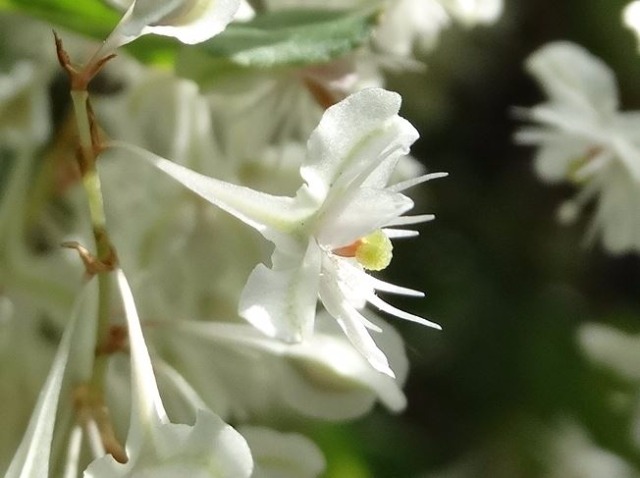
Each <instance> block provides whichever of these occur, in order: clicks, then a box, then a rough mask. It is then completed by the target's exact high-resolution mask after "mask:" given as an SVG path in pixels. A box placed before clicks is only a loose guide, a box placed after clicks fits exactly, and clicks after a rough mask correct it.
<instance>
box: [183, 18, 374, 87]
mask: <svg viewBox="0 0 640 478" xmlns="http://www.w3.org/2000/svg"><path fill="white" fill-rule="evenodd" d="M379 13H380V10H379V9H378V8H375V9H371V8H368V9H366V10H357V11H352V10H350V11H335V10H331V11H329V10H308V9H304V10H302V9H295V10H280V11H276V12H269V13H265V14H262V15H260V16H258V17H256V18H255V19H254V20H252V21H251V22H247V23H244V24H235V25H231V26H229V28H227V30H225V31H224V32H223V33H222V34H221V35H219V36H217V37H215V38H213V39H211V40H209V41H208V42H206V43H204V44H201V45H198V46H196V47H189V48H182V49H181V50H180V52H179V54H178V61H177V70H178V73H179V74H180V76H184V77H187V78H190V79H193V80H195V81H197V82H199V83H200V84H202V85H207V84H211V83H212V82H215V80H216V79H219V78H220V77H221V76H223V75H228V74H233V73H241V72H248V71H252V70H271V69H276V68H284V67H303V66H307V65H313V64H322V63H327V62H329V61H331V60H333V59H335V58H339V57H341V56H344V55H346V54H347V53H349V52H351V51H353V50H354V49H355V48H357V47H358V46H360V45H362V44H363V43H364V42H365V41H366V40H367V39H368V38H369V35H370V34H371V30H372V28H373V27H374V26H375V25H376V23H377V20H378V17H379Z"/></svg>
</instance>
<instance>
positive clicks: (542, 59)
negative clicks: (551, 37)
mask: <svg viewBox="0 0 640 478" xmlns="http://www.w3.org/2000/svg"><path fill="white" fill-rule="evenodd" d="M527 69H528V70H529V72H530V73H531V74H532V75H533V76H535V77H536V79H537V80H538V81H539V82H540V83H541V84H542V85H543V86H544V88H545V90H546V92H547V94H548V95H549V97H550V98H551V100H552V101H553V102H554V103H555V102H557V103H564V104H567V105H570V106H571V107H572V108H575V109H576V110H577V111H581V112H583V114H585V115H589V116H595V117H598V116H601V115H604V116H605V117H610V116H612V115H613V113H614V112H615V111H616V109H617V108H618V91H617V86H616V82H615V76H614V75H613V73H612V71H611V69H610V68H609V67H608V66H607V65H605V64H604V62H602V61H601V60H600V59H599V58H596V57H595V56H593V55H591V54H590V53H589V52H588V51H587V50H585V49H584V48H582V47H580V46H578V45H576V44H573V43H570V42H555V43H551V44H549V45H547V46H545V47H543V48H541V49H540V50H538V51H537V52H535V53H534V54H533V55H532V56H531V57H529V59H528V60H527Z"/></svg>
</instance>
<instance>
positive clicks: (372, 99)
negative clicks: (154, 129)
mask: <svg viewBox="0 0 640 478" xmlns="http://www.w3.org/2000/svg"><path fill="white" fill-rule="evenodd" d="M399 108H400V97H399V95H397V94H395V93H391V92H388V91H385V90H382V89H377V88H371V89H366V90H363V91H360V92H358V93H355V94H353V95H351V96H350V97H348V98H347V99H345V100H343V101H342V102H340V103H338V104H336V105H334V106H332V107H331V108H329V109H328V110H327V111H326V112H325V114H324V116H323V118H322V120H321V121H320V124H319V125H318V127H317V128H316V129H315V131H314V132H313V133H312V134H311V137H310V139H309V141H308V143H307V157H306V158H305V160H304V162H303V165H302V167H301V170H300V174H301V176H302V178H303V180H304V181H305V184H304V185H303V186H302V187H301V188H300V189H299V190H298V193H297V195H296V196H295V197H282V196H272V195H269V194H265V193H260V192H257V191H254V190H252V189H250V188H246V187H242V186H236V185H233V184H229V183H225V182H223V181H220V180H216V179H213V178H208V177H206V176H202V175H200V174H198V173H195V172H193V171H191V170H189V169H186V168H183V167H181V166H179V165H176V164H175V163H172V162H171V161H168V160H166V159H163V158H160V157H158V156H155V155H153V154H151V153H148V152H146V151H143V150H140V149H139V148H136V147H134V146H130V145H126V144H121V143H113V144H112V146H113V147H119V148H120V149H126V150H129V151H130V152H132V153H134V155H135V156H138V157H140V158H143V159H146V160H147V161H149V162H151V163H152V164H153V165H155V166H156V167H157V168H159V169H160V170H162V171H164V172H165V173H167V174H169V175H170V176H171V177H173V178H174V179H176V180H177V181H179V182H180V183H182V184H183V185H185V186H186V187H187V188H189V189H191V190H192V191H194V192H195V193H197V194H199V195H200V196H202V197H203V198H205V199H207V200H208V201H210V202H212V203H213V204H215V205H217V206H218V207H220V208H222V209H224V210H226V211H227V212H229V213H230V214H232V215H234V216H236V217H237V218H238V219H240V220H242V221H243V222H245V223H246V224H248V225H250V226H252V227H254V228H255V229H256V230H258V231H259V232H260V233H261V234H262V235H263V236H264V237H265V238H267V239H268V240H270V241H271V242H273V243H274V244H275V251H274V253H273V255H272V258H271V262H272V266H271V268H268V267H267V266H265V265H263V264H260V265H258V266H257V267H256V268H255V269H254V270H253V272H252V273H251V275H250V277H249V279H248V281H247V284H246V286H245V289H244V291H243V294H242V297H241V299H240V305H239V310H240V315H242V316H243V317H244V318H245V319H247V320H248V321H249V322H250V323H252V324H253V325H254V326H255V327H257V328H258V329H260V330H262V331H263V332H264V333H265V334H266V335H268V336H270V337H276V338H280V339H282V340H285V341H287V342H299V341H302V340H304V339H306V338H308V337H309V336H310V335H311V334H312V333H313V328H314V320H315V315H316V302H317V299H318V298H320V300H321V301H322V303H323V305H324V306H325V308H326V309H327V311H328V312H329V313H330V314H331V315H332V316H333V317H334V318H335V319H336V320H337V321H338V323H339V324H340V327H341V328H342V330H343V331H344V332H345V334H346V335H347V337H349V339H350V340H351V342H352V343H353V345H354V346H355V347H356V348H357V349H358V350H359V351H360V352H361V353H362V354H363V355H364V356H365V357H366V358H367V359H368V360H369V362H370V363H371V365H372V366H373V367H374V368H376V369H377V370H379V371H381V372H384V373H387V374H388V375H391V376H393V372H392V371H391V369H390V368H389V365H388V362H387V359H386V357H385V356H384V354H383V353H382V352H381V351H380V350H379V349H378V347H377V346H376V344H375V342H374V341H373V339H372V338H371V336H370V335H369V332H368V329H373V330H379V329H378V328H377V327H376V326H374V325H372V324H371V322H370V321H368V320H367V319H366V318H365V316H364V315H363V314H362V313H361V312H360V310H361V309H363V308H364V307H365V305H366V304H367V303H370V304H372V305H374V306H375V307H377V308H379V309H380V310H382V311H384V312H387V313H390V314H392V315H395V316H397V317H400V318H403V319H407V320H411V321H415V322H418V323H421V324H424V325H429V326H433V327H438V326H437V325H436V324H433V323H432V322H429V321H426V320H424V319H422V318H420V317H417V316H415V315H412V314H408V313H406V312H403V311H401V310H398V309H396V308H394V307H392V306H391V305H389V304H387V303H386V302H384V301H383V300H382V299H380V298H379V297H378V296H377V295H376V290H378V291H382V292H389V293H396V294H404V295H413V296H421V295H422V294H421V293H419V292H416V291H413V290H410V289H405V288H402V287H398V286H395V285H392V284H389V283H386V282H383V281H381V280H378V279H376V278H374V277H372V276H370V275H369V274H368V273H367V272H366V270H367V269H368V270H380V269H384V268H385V267H386V266H387V265H388V263H389V261H390V259H391V249H392V246H391V242H390V238H395V237H406V236H407V235H415V233H414V232H413V231H406V230H397V229H388V228H389V227H392V226H401V225H409V224H417V223H421V222H425V221H428V220H430V219H432V218H433V216H429V215H424V216H413V217H401V216H402V215H403V214H404V213H405V212H406V211H408V210H409V209H411V208H412V207H413V202H412V201H411V200H410V199H409V198H408V197H406V196H405V195H404V194H402V193H401V192H400V191H402V190H404V189H406V188H407V187H410V186H413V185H415V184H419V183H420V182H423V181H426V180H429V179H432V178H434V177H440V176H442V174H436V175H425V176H422V177H419V178H416V179H414V180H410V181H408V182H406V183H403V184H400V185H395V186H391V187H389V186H387V182H388V180H389V178H390V176H391V174H392V172H393V170H394V168H395V166H396V164H397V162H398V160H399V159H400V157H402V156H404V155H406V154H407V153H408V152H409V147H410V145H411V144H412V143H413V142H414V141H415V140H416V138H417V137H418V133H417V131H416V130H415V129H414V128H413V127H412V126H411V124H409V123H408V122H407V121H406V120H404V119H403V118H400V117H399V116H398V111H399Z"/></svg>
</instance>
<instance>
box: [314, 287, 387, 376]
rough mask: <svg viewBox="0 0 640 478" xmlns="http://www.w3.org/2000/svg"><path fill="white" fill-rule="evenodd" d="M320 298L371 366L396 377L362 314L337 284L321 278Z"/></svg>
mask: <svg viewBox="0 0 640 478" xmlns="http://www.w3.org/2000/svg"><path fill="white" fill-rule="evenodd" d="M320 299H321V300H322V304H323V305H324V306H325V308H326V309H327V312H329V314H331V316H332V317H333V318H334V319H336V321H337V322H338V325H340V328H341V329H342V330H343V331H344V333H345V334H346V336H347V337H348V339H349V340H350V341H351V343H352V344H353V346H354V347H355V348H356V350H358V351H359V352H360V353H361V354H362V355H363V356H364V357H365V358H366V359H367V361H368V362H369V363H370V364H371V366H372V367H373V368H374V369H376V370H378V371H379V372H382V373H384V374H386V375H388V376H390V377H395V374H394V373H393V371H392V370H391V368H390V367H389V362H388V360H387V357H386V356H385V355H384V353H383V352H382V350H380V349H379V348H378V346H377V345H376V343H375V342H374V341H373V339H372V338H371V336H370V335H369V332H368V331H367V328H366V327H365V325H364V323H363V320H362V319H363V317H362V315H361V314H360V313H359V312H358V311H357V310H356V309H354V308H353V307H352V306H351V304H349V303H348V302H347V301H346V300H345V298H344V297H343V296H342V293H341V291H340V290H339V289H338V288H337V285H336V284H335V283H333V282H332V281H331V280H321V281H320Z"/></svg>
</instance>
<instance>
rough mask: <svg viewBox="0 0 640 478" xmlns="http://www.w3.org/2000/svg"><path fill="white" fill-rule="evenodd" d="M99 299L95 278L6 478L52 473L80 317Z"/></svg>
mask: <svg viewBox="0 0 640 478" xmlns="http://www.w3.org/2000/svg"><path fill="white" fill-rule="evenodd" d="M96 300H97V288H96V283H95V281H93V282H90V283H89V284H87V286H86V288H85V289H84V291H83V292H82V295H81V296H80V298H79V299H78V301H77V303H76V305H75V308H74V312H73V314H72V316H71V319H70V320H69V322H68V324H67V326H66V328H65V332H64V335H63V336H62V340H61V341H60V345H59V346H58V351H57V352H56V355H55V358H54V359H53V364H52V365H51V371H50V372H49V376H48V377H47V380H46V382H45V384H44V386H43V387H42V390H41V392H40V396H39V397H38V402H37V403H36V406H35V408H34V410H33V414H32V415H31V419H30V420H29V425H28V427H27V431H26V433H25V435H24V437H23V439H22V441H21V442H20V446H19V447H18V450H17V451H16V453H15V455H14V457H13V459H12V461H11V464H10V465H9V469H8V471H7V473H6V475H5V478H14V477H15V478H18V477H20V478H23V477H32V476H33V477H40V476H43V477H44V476H49V457H50V455H51V442H52V439H53V431H54V427H55V423H56V413H57V409H58V401H59V399H60V391H61V390H62V381H63V378H64V375H65V371H66V370H67V368H68V367H67V364H68V361H69V356H70V354H71V351H72V346H73V345H74V341H73V338H74V335H75V334H76V329H77V324H78V323H79V317H83V318H87V315H89V316H90V315H92V313H91V312H89V311H94V310H97V309H96ZM86 322H90V321H88V320H87V321H86ZM85 347H88V348H92V344H91V343H89V344H86V345H85Z"/></svg>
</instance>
